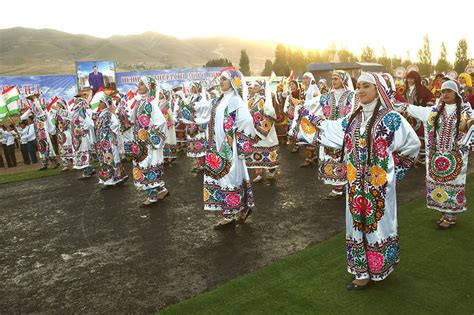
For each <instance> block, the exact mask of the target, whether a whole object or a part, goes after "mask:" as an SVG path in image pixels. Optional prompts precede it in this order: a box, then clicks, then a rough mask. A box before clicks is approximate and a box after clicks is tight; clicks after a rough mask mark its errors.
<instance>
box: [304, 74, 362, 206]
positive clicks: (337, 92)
mask: <svg viewBox="0 0 474 315" xmlns="http://www.w3.org/2000/svg"><path fill="white" fill-rule="evenodd" d="M354 104H355V92H354V87H353V86H352V80H351V77H350V75H349V73H347V72H345V71H343V70H336V71H334V73H333V74H332V77H331V91H330V92H329V93H326V94H323V95H321V98H320V101H319V106H320V107H321V109H322V113H323V116H324V117H325V118H326V119H328V120H337V119H339V118H341V117H345V116H347V115H349V114H350V113H352V111H353V110H354ZM303 130H304V129H303ZM341 155H342V151H341V150H338V149H332V148H328V147H323V148H320V150H319V161H320V163H319V178H320V179H321V180H323V181H324V183H325V184H327V185H332V186H333V189H332V191H331V192H330V193H329V194H328V195H327V196H325V197H324V199H327V200H331V199H337V198H340V197H342V196H343V193H344V186H345V184H346V166H345V165H344V163H341V161H340V160H341Z"/></svg>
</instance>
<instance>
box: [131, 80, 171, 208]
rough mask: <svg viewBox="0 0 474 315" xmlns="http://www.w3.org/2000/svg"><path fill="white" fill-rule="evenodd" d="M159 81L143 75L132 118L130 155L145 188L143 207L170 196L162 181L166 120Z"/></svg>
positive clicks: (136, 179)
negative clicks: (160, 105) (159, 100)
mask: <svg viewBox="0 0 474 315" xmlns="http://www.w3.org/2000/svg"><path fill="white" fill-rule="evenodd" d="M156 89H157V83H156V80H155V79H154V78H152V77H145V76H143V77H141V78H140V82H139V83H138V93H139V95H138V99H139V100H138V102H137V104H136V105H135V107H134V108H133V111H132V115H131V121H132V122H133V123H134V126H133V128H134V129H133V143H132V144H131V146H130V150H129V151H130V155H131V156H132V159H133V160H132V161H133V179H134V184H135V186H136V187H137V188H138V189H140V190H143V191H144V192H145V194H146V196H147V199H146V200H145V201H144V202H143V205H144V206H149V205H152V204H154V203H156V202H157V201H158V200H159V199H164V198H165V197H166V196H168V194H169V193H168V190H167V189H166V187H165V182H164V180H163V178H162V177H163V147H164V145H165V137H166V128H167V127H166V119H165V117H164V116H163V113H162V112H161V110H160V107H159V105H158V96H157V95H156Z"/></svg>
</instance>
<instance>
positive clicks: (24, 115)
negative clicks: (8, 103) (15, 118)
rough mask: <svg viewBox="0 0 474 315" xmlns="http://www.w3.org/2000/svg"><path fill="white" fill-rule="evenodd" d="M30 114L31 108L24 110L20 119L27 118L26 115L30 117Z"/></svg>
mask: <svg viewBox="0 0 474 315" xmlns="http://www.w3.org/2000/svg"><path fill="white" fill-rule="evenodd" d="M30 115H31V109H28V110H27V111H26V112H24V113H23V114H21V116H20V119H21V120H25V119H28V117H30Z"/></svg>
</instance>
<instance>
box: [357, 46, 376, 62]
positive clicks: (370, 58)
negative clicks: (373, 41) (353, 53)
mask: <svg viewBox="0 0 474 315" xmlns="http://www.w3.org/2000/svg"><path fill="white" fill-rule="evenodd" d="M360 60H361V61H362V62H375V61H376V58H375V53H374V50H373V49H372V48H370V47H369V46H365V47H364V48H363V49H362V54H361V56H360Z"/></svg>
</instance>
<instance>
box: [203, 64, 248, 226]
mask: <svg viewBox="0 0 474 315" xmlns="http://www.w3.org/2000/svg"><path fill="white" fill-rule="evenodd" d="M222 75H223V76H226V77H227V78H228V79H230V80H231V82H232V87H233V88H234V89H231V90H229V91H227V92H225V93H224V94H223V95H222V96H221V98H220V99H219V100H218V101H217V103H216V104H215V105H214V106H213V107H212V110H211V115H210V120H209V127H208V137H209V145H208V150H207V153H206V156H205V159H204V167H205V173H204V196H203V199H204V210H210V211H220V213H221V216H222V217H223V218H224V219H227V220H232V219H233V218H234V216H235V215H237V214H239V213H240V212H241V211H242V210H244V209H247V208H250V207H253V206H254V198H253V191H252V186H251V183H250V178H249V174H248V171H247V166H246V165H245V158H246V157H247V156H248V155H249V154H251V153H252V139H253V138H254V137H255V130H254V126H253V119H252V116H251V114H250V112H249V110H248V107H247V105H246V103H244V101H243V99H242V96H240V95H239V94H238V93H237V92H236V91H239V90H241V89H242V83H241V81H242V79H241V78H242V75H241V74H240V72H238V71H236V70H227V71H225V72H224V73H223V74H222Z"/></svg>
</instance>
